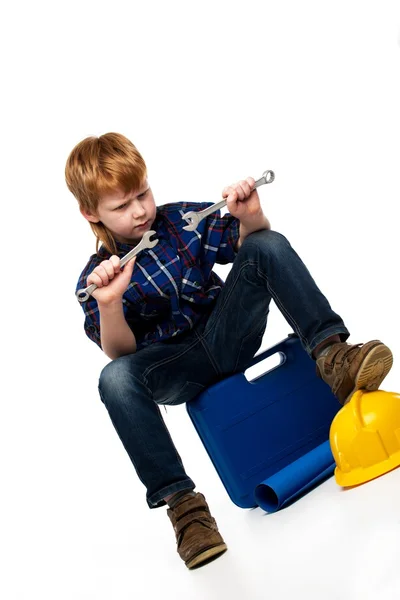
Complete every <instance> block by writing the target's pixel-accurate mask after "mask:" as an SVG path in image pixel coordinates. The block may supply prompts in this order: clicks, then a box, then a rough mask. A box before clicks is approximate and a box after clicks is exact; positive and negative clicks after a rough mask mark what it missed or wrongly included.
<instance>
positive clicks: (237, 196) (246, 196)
mask: <svg viewBox="0 0 400 600" xmlns="http://www.w3.org/2000/svg"><path fill="white" fill-rule="evenodd" d="M254 184H255V179H253V177H247V179H246V180H242V181H239V182H238V183H233V184H232V185H229V186H227V187H226V188H224V189H223V191H222V197H223V198H226V199H227V203H226V205H227V208H228V210H229V212H230V214H231V215H232V216H234V217H236V218H237V219H239V221H241V222H242V221H243V222H246V221H249V222H250V221H254V220H255V219H257V218H260V217H261V216H262V215H263V211H262V208H261V204H260V198H259V196H258V192H257V189H254Z"/></svg>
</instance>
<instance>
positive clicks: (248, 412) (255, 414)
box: [186, 334, 341, 512]
mask: <svg viewBox="0 0 400 600" xmlns="http://www.w3.org/2000/svg"><path fill="white" fill-rule="evenodd" d="M275 354H278V356H279V358H280V362H279V364H278V365H277V366H275V367H273V368H272V369H270V370H268V371H266V372H264V373H263V374H262V375H260V376H257V377H256V378H255V379H253V380H252V381H248V380H247V378H246V376H245V375H244V373H237V374H234V375H232V376H230V377H228V378H226V379H225V380H222V381H219V382H217V383H216V384H214V385H213V386H210V387H209V388H208V389H207V390H205V391H204V392H202V393H201V394H199V396H197V397H196V398H195V399H194V400H192V401H191V402H188V403H187V404H186V409H187V412H188V414H189V417H190V419H191V421H192V423H193V425H194V427H195V428H196V430H197V433H198V435H199V436H200V439H201V441H202V443H203V445H204V447H205V449H206V451H207V453H208V455H209V457H210V459H211V461H212V463H213V464H214V467H215V469H216V470H217V473H218V475H219V477H220V479H221V481H222V483H223V485H224V486H225V489H226V491H227V493H228V495H229V497H230V499H231V500H232V502H234V503H235V504H236V505H237V506H239V507H241V508H252V507H255V506H260V507H262V508H264V509H265V510H267V511H268V512H273V511H275V510H277V509H278V508H281V507H282V506H283V505H285V504H287V503H289V502H290V501H293V500H295V499H296V498H298V497H299V496H300V495H302V494H303V493H304V492H305V491H307V490H309V489H310V488H312V487H314V486H315V485H317V484H318V483H320V482H321V481H323V480H324V479H326V478H327V477H329V476H331V475H332V474H333V471H334V468H335V463H334V459H333V456H332V453H331V450H330V445H329V429H330V425H331V422H332V420H333V418H334V416H335V415H336V413H337V412H338V410H340V408H341V406H340V404H339V402H338V400H337V399H336V397H335V396H334V395H333V393H332V391H331V390H330V388H329V386H328V385H327V384H326V383H325V382H323V381H322V379H320V378H319V377H317V375H316V371H315V369H316V366H315V361H313V360H312V359H311V358H310V357H309V356H308V355H307V353H306V352H305V350H304V349H303V347H302V346H301V343H300V340H299V338H298V337H297V336H296V335H295V334H290V335H289V336H288V337H287V338H286V339H284V340H283V341H281V342H280V343H278V344H276V345H275V346H273V347H271V348H269V349H268V350H266V351H264V352H261V353H260V354H258V355H256V356H255V357H254V358H253V361H252V363H251V365H250V366H249V368H250V367H252V366H254V365H256V364H258V363H260V362H261V361H263V360H265V359H266V358H268V357H271V356H273V355H275Z"/></svg>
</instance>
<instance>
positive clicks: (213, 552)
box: [167, 493, 227, 569]
mask: <svg viewBox="0 0 400 600" xmlns="http://www.w3.org/2000/svg"><path fill="white" fill-rule="evenodd" d="M167 514H168V516H169V518H170V520H171V523H172V525H173V527H174V530H175V535H176V543H177V551H178V554H179V556H180V557H181V559H182V560H184V561H185V564H186V566H187V567H188V569H193V568H194V567H200V566H203V565H205V564H206V563H208V562H211V560H214V559H215V558H217V557H218V556H220V555H221V554H223V552H225V551H226V550H227V546H226V544H225V542H224V540H223V539H222V537H221V534H220V533H219V531H218V527H217V523H216V522H215V519H214V518H213V517H212V516H211V514H210V509H209V508H208V504H207V502H206V499H205V498H204V496H203V494H200V493H197V494H196V495H195V496H194V497H193V496H183V497H182V498H181V499H180V500H179V502H178V504H177V505H176V506H174V508H169V509H168V510H167Z"/></svg>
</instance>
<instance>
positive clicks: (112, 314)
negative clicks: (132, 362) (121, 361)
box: [98, 299, 136, 360]
mask: <svg viewBox="0 0 400 600" xmlns="http://www.w3.org/2000/svg"><path fill="white" fill-rule="evenodd" d="M98 307H99V313H100V336H101V347H102V349H103V351H104V352H105V354H107V356H108V357H109V358H111V360H114V359H116V358H119V357H120V356H124V355H125V354H133V353H134V352H136V339H135V336H134V334H133V332H132V330H131V329H130V327H129V325H128V323H127V321H126V319H125V315H124V309H123V304H122V299H121V300H119V301H117V302H115V303H110V304H108V303H107V304H101V303H99V302H98Z"/></svg>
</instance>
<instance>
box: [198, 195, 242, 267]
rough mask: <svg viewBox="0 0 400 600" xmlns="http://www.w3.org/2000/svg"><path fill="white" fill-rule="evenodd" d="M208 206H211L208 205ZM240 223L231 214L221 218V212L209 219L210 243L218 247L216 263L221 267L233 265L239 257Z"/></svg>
mask: <svg viewBox="0 0 400 600" xmlns="http://www.w3.org/2000/svg"><path fill="white" fill-rule="evenodd" d="M207 205H208V206H210V205H211V204H209V203H207ZM239 226H240V221H239V219H237V218H236V217H233V216H232V215H231V214H230V213H226V214H225V215H223V216H222V217H221V214H220V211H219V210H218V211H216V212H215V213H211V215H209V216H208V217H207V223H206V230H207V232H208V241H209V243H210V244H211V245H213V241H214V240H215V242H216V243H215V246H217V247H218V250H217V253H216V257H215V262H216V263H218V264H220V265H226V264H227V263H232V262H233V261H234V260H235V257H236V255H237V250H236V249H235V247H236V244H237V242H238V240H239Z"/></svg>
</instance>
